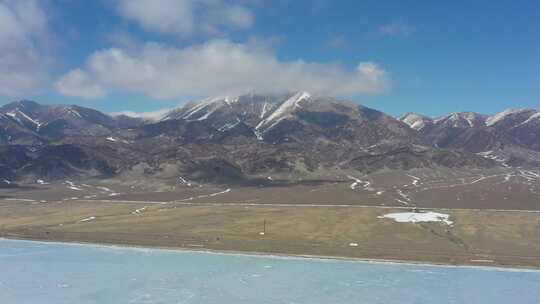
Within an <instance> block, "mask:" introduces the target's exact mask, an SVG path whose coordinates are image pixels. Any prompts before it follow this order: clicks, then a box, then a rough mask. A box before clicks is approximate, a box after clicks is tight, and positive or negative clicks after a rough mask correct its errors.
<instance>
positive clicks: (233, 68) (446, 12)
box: [0, 0, 540, 116]
mask: <svg viewBox="0 0 540 304" xmlns="http://www.w3.org/2000/svg"><path fill="white" fill-rule="evenodd" d="M502 7H504V8H505V9H501V8H502ZM539 12H540V5H539V4H538V3H537V2H534V1H521V2H519V3H516V2H511V1H501V2H498V3H496V4H493V3H490V2H487V1H478V2H475V3H474V4H471V3H468V2H466V1H454V2H452V3H444V4H442V3H421V4H419V3H403V2H402V1H399V2H398V1H386V2H384V3H380V2H377V1H362V2H361V3H358V2H357V1H340V2H339V3H335V2H334V1H329V0H317V1H294V2H293V1H287V0H278V1H272V2H271V3H270V2H264V1H258V0H241V1H225V0H213V1H200V0H178V1H173V0H114V1H94V2H88V1H80V0H73V1H64V0H48V1H37V0H20V1H14V0H0V75H3V76H0V104H7V103H9V102H12V101H14V100H19V99H30V100H35V101H38V102H40V103H45V104H53V103H68V104H78V105H81V106H86V107H91V108H96V109H99V110H101V111H103V112H107V113H116V112H122V111H131V112H134V113H141V112H153V111H160V110H163V109H170V108H173V107H176V106H178V105H181V104H183V103H184V102H186V101H189V100H193V99H198V98H202V97H205V96H215V95H227V94H231V95H234V94H239V93H243V92H246V91H255V92H262V93H275V92H283V91H296V90H306V91H309V92H312V93H315V94H322V95H331V96H337V97H340V98H346V99H350V100H354V101H357V102H359V103H362V104H364V105H366V106H369V107H373V108H376V109H379V110H382V111H384V112H387V113H389V114H393V115H400V114H403V113H405V112H418V113H421V114H425V115H429V116H439V115H443V114H446V113H450V112H459V111H474V112H479V113H484V114H494V113H496V112H500V111H502V110H504V109H506V108H538V107H539V106H540V92H539V91H538V89H537V86H538V83H539V80H540V77H539V76H538V73H535V71H537V70H538V68H539V67H540V58H538V54H539V53H540V52H539V51H540V43H539V42H540V41H539V39H538V37H540V35H539V34H540V24H539V23H538V22H537V19H538V16H539ZM300 20H301V21H300Z"/></svg>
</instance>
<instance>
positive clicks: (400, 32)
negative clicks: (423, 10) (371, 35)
mask: <svg viewBox="0 0 540 304" xmlns="http://www.w3.org/2000/svg"><path fill="white" fill-rule="evenodd" d="M378 32H379V34H381V35H386V36H404V37H406V36H410V35H412V34H414V32H416V27H414V26H412V25H408V24H405V23H401V22H393V23H389V24H385V25H383V26H381V27H379V30H378Z"/></svg>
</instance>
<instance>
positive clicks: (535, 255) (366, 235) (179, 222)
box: [0, 200, 540, 267]
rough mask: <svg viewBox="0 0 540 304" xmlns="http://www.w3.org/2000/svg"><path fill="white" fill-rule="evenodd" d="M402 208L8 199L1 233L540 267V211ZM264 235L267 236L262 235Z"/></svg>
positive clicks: (1, 210)
mask: <svg viewBox="0 0 540 304" xmlns="http://www.w3.org/2000/svg"><path fill="white" fill-rule="evenodd" d="M400 211H403V209H399V208H395V209H394V207H386V208H381V207H361V206H349V207H339V206H336V207H333V206H304V207H299V206H281V205H280V206H268V205H266V206H265V205H259V206H240V205H209V204H208V205H207V204H204V203H200V204H196V205H185V204H174V203H169V204H144V203H123V202H105V201H103V202H99V201H82V200H79V201H71V202H66V201H64V202H48V203H35V202H33V203H32V202H20V201H19V202H12V201H9V202H6V201H4V202H0V236H3V237H8V238H22V239H38V240H54V241H66V242H90V243H106V244H122V245H140V246H156V247H170V248H187V249H198V250H222V251H244V252H261V253H272V254H290V255H315V256H328V257H348V258H361V259H384V260H402V261H416V262H429V263H444V264H474V265H479V264H480V265H493V266H495V265H497V266H520V267H540V213H538V212H530V211H529V212H528V211H496V210H463V209H454V210H448V209H444V210H440V212H443V213H446V214H449V215H450V219H451V220H452V221H453V223H454V224H453V225H451V226H449V225H446V224H443V223H397V222H394V221H393V220H391V219H380V218H378V217H379V216H381V215H384V214H387V213H390V212H400ZM263 230H264V232H265V233H264V234H261V232H263Z"/></svg>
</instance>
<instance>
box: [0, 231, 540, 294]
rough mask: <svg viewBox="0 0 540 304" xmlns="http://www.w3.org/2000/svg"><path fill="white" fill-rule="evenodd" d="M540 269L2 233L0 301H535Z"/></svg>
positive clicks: (0, 243)
mask: <svg viewBox="0 0 540 304" xmlns="http://www.w3.org/2000/svg"><path fill="white" fill-rule="evenodd" d="M539 287H540V272H538V271H527V270H505V269H495V268H493V269H489V268H474V267H444V266H428V265H404V264H384V263H369V262H350V261H338V260H319V259H301V258H281V257H266V256H247V255H234V254H215V253H200V252H186V251H171V250H159V249H137V248H120V247H109V246H94V245H75V244H73V245H72V244H61V243H42V242H31V241H14V240H2V239H0V303H5V304H12V303H13V304H15V303H17V304H29V303H32V304H38V303H39V304H49V303H50V304H53V303H54V304H62V303H66V304H67V303H69V304H72V303H77V304H83V303H100V304H108V303H110V304H121V303H202V304H205V303H235V304H237V303H250V304H252V303H309V304H316V303H325V304H327V303H332V304H337V303H370V304H376V303H386V304H391V303H396V304H397V303H399V304H407V303H415V304H418V303H477V304H479V303H486V304H487V303H489V304H495V303H504V304H507V303H520V304H526V303H530V304H538V303H540V288H539Z"/></svg>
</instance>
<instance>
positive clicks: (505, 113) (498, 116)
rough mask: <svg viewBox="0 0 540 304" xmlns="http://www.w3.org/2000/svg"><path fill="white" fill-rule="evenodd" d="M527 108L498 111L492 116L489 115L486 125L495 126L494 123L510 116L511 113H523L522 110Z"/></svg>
mask: <svg viewBox="0 0 540 304" xmlns="http://www.w3.org/2000/svg"><path fill="white" fill-rule="evenodd" d="M524 111H526V110H523V109H521V110H515V109H506V110H504V111H502V112H500V113H497V114H495V115H493V116H490V117H488V119H487V120H486V126H488V127H490V126H493V125H494V124H496V123H498V122H500V121H502V120H504V119H505V118H506V117H508V116H510V115H513V114H517V113H521V112H524Z"/></svg>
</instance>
